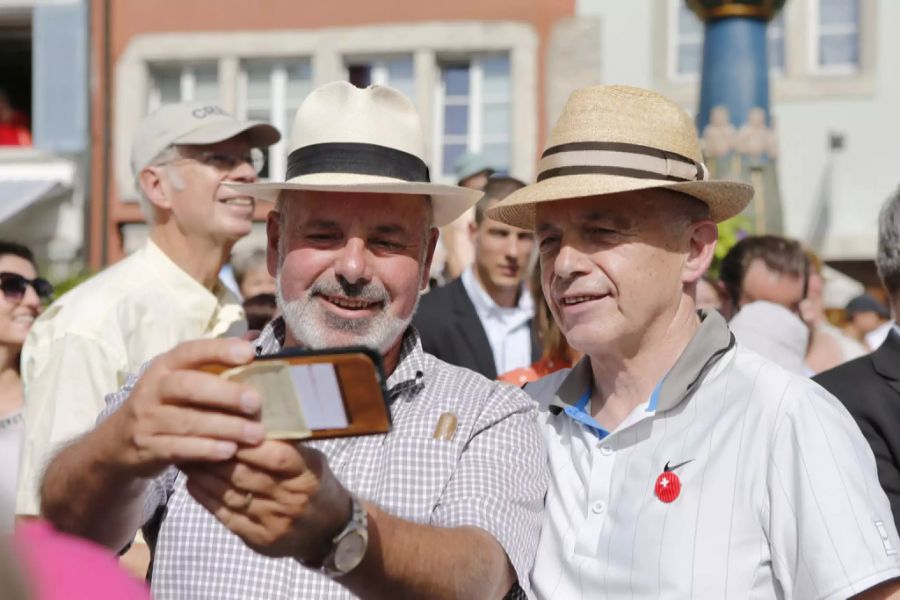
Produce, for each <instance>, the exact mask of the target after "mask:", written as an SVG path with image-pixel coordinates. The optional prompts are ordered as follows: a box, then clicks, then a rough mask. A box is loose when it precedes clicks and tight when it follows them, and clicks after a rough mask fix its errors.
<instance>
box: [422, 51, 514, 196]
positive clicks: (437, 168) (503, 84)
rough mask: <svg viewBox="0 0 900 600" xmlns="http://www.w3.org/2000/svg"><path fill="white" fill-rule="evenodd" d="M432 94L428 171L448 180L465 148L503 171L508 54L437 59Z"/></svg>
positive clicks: (507, 160)
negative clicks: (431, 155)
mask: <svg viewBox="0 0 900 600" xmlns="http://www.w3.org/2000/svg"><path fill="white" fill-rule="evenodd" d="M439 67H440V74H441V76H440V79H439V80H438V82H437V85H438V89H437V93H436V94H435V98H436V101H435V111H434V116H435V129H434V130H435V132H436V135H437V136H439V137H438V138H437V139H436V140H435V144H434V160H433V164H432V175H433V178H434V179H435V180H443V181H451V180H452V179H453V165H454V163H455V162H456V161H457V159H459V157H460V156H462V155H463V154H465V153H466V152H473V153H479V154H481V155H483V156H484V157H485V159H486V160H487V162H488V163H489V164H490V165H491V166H492V167H493V168H494V169H495V170H497V171H503V172H508V171H509V169H510V164H511V144H512V133H511V129H512V91H511V77H510V63H509V55H508V54H506V53H502V54H482V55H476V56H471V57H469V58H466V59H462V60H456V59H453V60H450V59H448V60H442V61H440V62H439Z"/></svg>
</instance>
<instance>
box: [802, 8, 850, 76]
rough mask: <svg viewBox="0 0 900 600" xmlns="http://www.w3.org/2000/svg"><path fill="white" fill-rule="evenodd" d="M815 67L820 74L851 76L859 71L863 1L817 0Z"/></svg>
mask: <svg viewBox="0 0 900 600" xmlns="http://www.w3.org/2000/svg"><path fill="white" fill-rule="evenodd" d="M813 6H814V10H815V12H816V13H817V14H816V18H815V19H813V23H814V24H813V27H812V32H813V39H812V45H813V55H814V64H815V65H816V67H817V69H818V70H819V71H824V72H829V71H830V72H837V73H848V72H854V71H857V70H858V69H859V41H860V40H859V29H860V14H859V13H860V6H859V0H815V1H814V2H813Z"/></svg>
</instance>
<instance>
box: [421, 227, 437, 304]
mask: <svg viewBox="0 0 900 600" xmlns="http://www.w3.org/2000/svg"><path fill="white" fill-rule="evenodd" d="M440 235H441V232H440V230H439V229H438V228H437V227H432V228H431V231H429V232H428V251H427V252H426V254H425V268H423V269H422V280H421V281H419V290H420V291H423V292H424V291H425V290H427V289H428V282H429V280H430V279H431V260H432V259H433V258H434V249H435V248H437V243H438V238H439V237H440Z"/></svg>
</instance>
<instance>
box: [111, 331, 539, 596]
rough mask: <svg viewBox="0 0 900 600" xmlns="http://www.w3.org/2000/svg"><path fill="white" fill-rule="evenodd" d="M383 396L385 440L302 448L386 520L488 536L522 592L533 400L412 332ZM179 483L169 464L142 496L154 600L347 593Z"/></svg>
mask: <svg viewBox="0 0 900 600" xmlns="http://www.w3.org/2000/svg"><path fill="white" fill-rule="evenodd" d="M283 339H284V321H283V320H282V319H280V318H279V319H276V320H275V321H273V322H272V323H270V324H269V325H268V326H267V327H266V328H265V329H264V330H263V332H262V333H261V335H260V338H259V339H258V341H257V350H258V353H260V354H273V353H276V352H278V351H279V350H280V349H281V345H282V343H283ZM135 381H136V378H131V379H129V381H128V382H127V383H126V384H125V386H124V387H123V388H122V390H120V391H119V392H117V393H116V394H112V395H110V397H109V398H108V399H107V402H108V407H107V410H106V411H105V412H104V414H103V415H102V416H101V419H102V418H105V416H106V415H107V414H109V413H110V412H112V411H113V410H115V409H116V408H117V407H118V406H120V405H121V404H122V402H124V401H125V399H126V398H127V396H128V394H129V393H130V391H131V389H132V388H133V386H134V383H135ZM386 389H387V397H388V401H389V402H390V408H391V417H392V422H393V425H392V430H391V432H390V433H388V434H385V435H372V436H363V437H355V438H339V439H333V440H317V441H311V442H304V443H305V444H306V445H308V446H309V447H312V448H317V449H319V450H320V451H321V452H323V453H324V454H325V455H326V457H327V458H328V463H329V466H330V467H331V470H332V471H333V472H334V474H335V476H336V477H337V478H338V479H339V480H340V481H341V482H342V483H343V485H344V486H345V487H346V488H347V489H349V490H350V491H351V492H353V493H354V494H356V495H357V496H358V497H360V498H362V499H364V500H368V501H370V502H373V503H374V504H377V505H378V506H379V507H381V508H382V509H384V510H385V511H387V512H389V513H390V514H392V515H394V516H397V517H400V518H402V519H407V520H409V521H413V522H416V523H422V524H428V525H432V526H437V527H461V526H473V527H479V528H481V529H483V530H484V531H486V532H488V533H489V534H490V535H491V536H493V537H494V539H496V540H497V542H499V544H500V546H501V547H502V548H503V549H504V550H505V551H506V554H507V556H508V557H509V560H510V562H511V563H512V565H513V567H514V568H515V571H516V573H517V574H518V576H519V579H520V581H523V582H524V587H525V589H526V590H528V589H529V587H528V572H529V570H530V569H531V565H532V561H533V559H534V551H535V548H536V545H537V539H538V534H539V530H540V521H541V511H542V508H543V499H544V493H545V491H546V489H547V464H546V453H545V452H544V447H543V443H542V441H541V436H540V432H539V430H538V428H537V424H536V422H535V416H536V409H535V404H534V402H533V401H532V400H531V398H529V397H528V396H527V395H526V394H524V393H523V392H522V391H521V390H518V389H516V388H513V387H511V386H508V385H506V384H502V383H498V382H492V381H489V380H488V379H485V378H484V377H482V376H481V375H478V374H477V373H474V372H472V371H469V370H468V369H462V368H460V367H455V366H452V365H449V364H447V363H445V362H443V361H440V360H438V359H437V358H435V357H433V356H431V355H429V354H426V353H425V352H423V351H422V346H421V344H420V342H419V339H418V335H417V334H416V333H415V332H414V330H413V329H412V328H410V329H408V330H407V333H406V335H405V337H404V340H403V345H402V349H401V354H400V362H399V364H398V366H397V368H396V369H395V370H394V372H393V373H392V374H391V375H390V376H389V377H388V380H387V385H386ZM448 412H449V413H452V414H454V415H456V417H457V429H456V433H455V435H453V437H452V439H450V440H444V439H440V440H438V439H435V438H434V430H435V427H436V426H437V424H438V421H439V420H440V418H441V415H443V414H445V413H448ZM185 481H186V479H185V476H184V474H183V473H181V472H180V471H178V470H177V469H176V468H174V467H171V468H169V469H168V470H167V471H166V472H164V473H163V474H162V475H161V476H160V477H158V478H156V479H154V480H152V482H151V484H150V488H149V490H148V492H147V496H146V501H145V509H144V520H145V522H146V523H147V526H146V527H145V529H144V533H145V537H146V538H147V539H148V540H154V539H155V540H156V541H155V549H154V555H153V574H152V590H151V591H152V594H153V597H154V598H155V599H156V600H165V599H168V598H179V599H180V598H192V599H204V598H209V599H216V600H220V599H229V598H234V599H236V600H237V599H240V600H244V599H246V598H266V599H267V600H277V599H285V600H288V599H291V600H293V599H295V598H316V599H319V598H353V597H354V596H353V594H351V593H350V592H349V591H347V590H346V589H345V588H343V587H341V586H340V585H338V584H337V583H335V582H333V581H331V580H330V579H328V578H327V577H325V576H323V575H321V574H319V573H318V572H316V571H312V570H309V569H306V568H305V567H303V566H301V565H300V563H299V562H297V561H295V560H293V559H291V558H283V559H272V558H267V557H265V556H262V555H260V554H257V553H255V552H254V551H253V550H251V549H250V548H248V547H247V546H246V545H245V544H244V543H243V542H242V541H241V540H240V538H238V537H237V536H236V535H234V534H233V533H231V532H230V531H229V530H228V529H226V528H225V527H224V526H223V525H221V524H220V523H219V522H218V521H217V520H216V519H215V518H214V517H213V516H212V515H210V514H209V513H208V512H207V511H206V510H205V509H204V508H203V507H202V506H200V505H199V504H197V503H196V502H195V501H194V500H193V498H191V496H190V495H189V494H188V492H187V490H186V489H185ZM163 507H164V508H165V510H160V509H162V508H163ZM160 515H162V516H160ZM151 545H153V544H152V543H151ZM426 560H427V559H426Z"/></svg>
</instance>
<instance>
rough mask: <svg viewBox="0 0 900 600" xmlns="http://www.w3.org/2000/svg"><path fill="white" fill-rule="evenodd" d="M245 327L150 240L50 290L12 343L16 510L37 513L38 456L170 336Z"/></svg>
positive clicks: (178, 338)
mask: <svg viewBox="0 0 900 600" xmlns="http://www.w3.org/2000/svg"><path fill="white" fill-rule="evenodd" d="M245 331H246V320H245V318H244V310H243V308H242V307H241V305H240V304H239V303H238V301H237V299H236V298H235V297H234V295H233V294H231V292H229V291H228V290H227V289H225V287H224V286H223V285H221V283H220V284H218V285H217V286H216V290H215V293H213V292H210V291H209V290H208V289H206V288H205V287H204V286H203V285H202V284H200V283H199V282H198V281H197V280H195V279H194V278H193V277H191V276H190V275H188V274H187V273H186V272H185V271H184V270H182V269H181V268H180V267H179V266H178V265H177V264H175V263H174V262H173V261H172V259H170V258H169V257H168V256H167V255H166V254H165V253H164V252H163V251H162V250H161V249H160V248H159V247H158V246H157V245H156V244H154V243H153V242H152V241H150V240H148V241H147V243H146V245H144V246H143V247H141V248H140V249H139V250H137V251H135V252H134V253H133V254H131V255H130V256H128V257H127V258H125V259H123V260H121V261H120V262H118V263H117V264H115V265H113V266H111V267H109V268H108V269H106V270H104V271H103V272H102V273H98V274H97V275H95V276H94V277H92V278H91V279H89V280H88V281H86V282H85V283H83V284H81V285H79V286H78V287H77V288H75V289H74V290H72V291H70V292H68V293H67V294H65V295H64V296H62V297H60V298H59V299H58V300H56V301H55V302H54V303H53V304H51V305H50V307H49V308H47V310H46V311H44V313H43V314H42V315H41V316H40V317H39V318H38V319H37V320H36V321H35V322H34V325H33V326H32V328H31V332H30V333H29V335H28V339H27V340H26V342H25V346H24V348H23V349H22V382H23V385H24V391H25V413H24V414H25V432H24V434H23V436H22V437H23V447H22V458H21V463H20V468H19V484H18V492H17V495H16V513H17V514H24V515H36V514H38V508H39V504H38V498H39V496H38V486H39V484H40V478H41V476H42V472H43V469H44V466H45V464H46V463H47V461H48V460H49V459H50V458H51V457H52V455H53V453H54V452H55V451H56V450H57V449H58V448H59V446H60V445H61V444H64V443H66V442H68V441H69V440H71V439H72V438H74V437H75V436H78V435H81V434H82V433H84V432H85V431H88V430H89V429H91V428H92V427H93V426H94V423H95V422H96V419H97V415H98V414H99V413H100V411H101V410H102V409H103V407H104V397H105V395H106V394H108V393H110V392H113V391H115V390H116V389H118V388H119V386H121V385H122V383H124V381H125V379H126V377H127V375H128V374H129V373H133V372H136V371H137V369H138V368H140V366H141V365H142V364H143V363H144V362H146V361H147V360H149V359H151V358H153V357H155V356H157V355H158V354H161V353H163V352H167V351H168V350H171V349H172V348H173V347H174V346H176V345H178V344H179V343H180V342H183V341H186V340H190V339H196V338H203V337H219V336H227V335H241V334H243V333H244V332H245Z"/></svg>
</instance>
